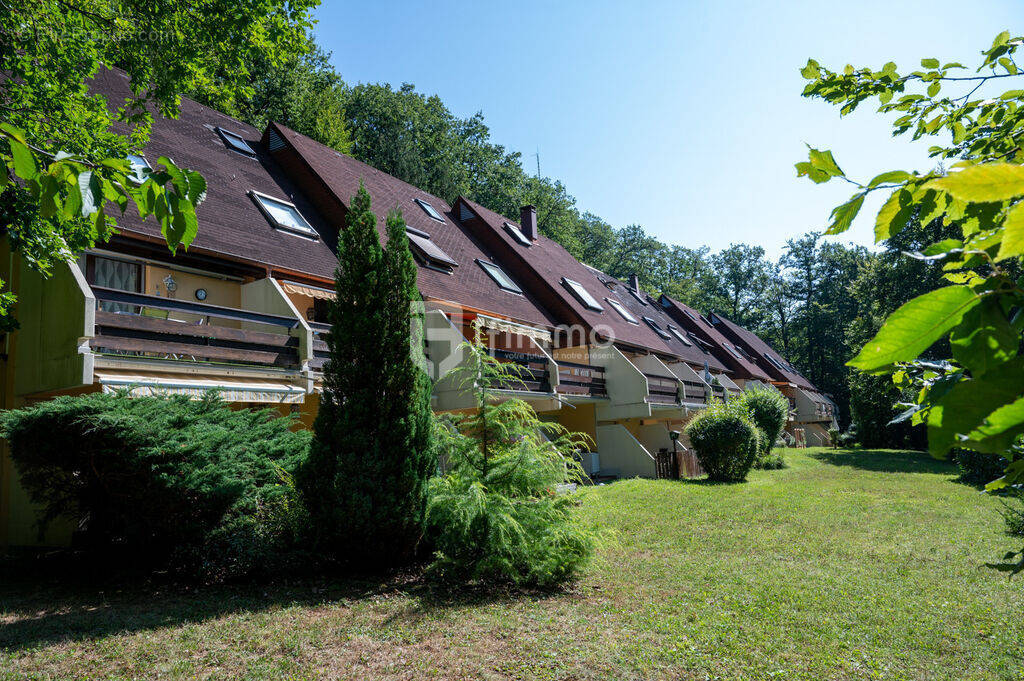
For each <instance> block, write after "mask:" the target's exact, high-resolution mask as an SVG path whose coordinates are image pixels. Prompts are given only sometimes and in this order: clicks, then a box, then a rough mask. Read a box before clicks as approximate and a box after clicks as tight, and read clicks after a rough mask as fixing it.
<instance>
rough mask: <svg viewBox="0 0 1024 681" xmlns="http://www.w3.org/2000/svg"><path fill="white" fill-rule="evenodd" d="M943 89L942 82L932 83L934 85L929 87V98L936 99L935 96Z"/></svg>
mask: <svg viewBox="0 0 1024 681" xmlns="http://www.w3.org/2000/svg"><path fill="white" fill-rule="evenodd" d="M941 89H942V83H941V81H938V80H936V81H934V82H932V84H931V85H929V86H928V96H929V97H934V96H935V95H937V94H939V90H941Z"/></svg>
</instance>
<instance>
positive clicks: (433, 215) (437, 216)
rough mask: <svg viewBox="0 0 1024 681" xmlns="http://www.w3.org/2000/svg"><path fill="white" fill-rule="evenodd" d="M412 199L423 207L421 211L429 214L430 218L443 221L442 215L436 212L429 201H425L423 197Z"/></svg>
mask: <svg viewBox="0 0 1024 681" xmlns="http://www.w3.org/2000/svg"><path fill="white" fill-rule="evenodd" d="M413 201H415V202H416V204H417V205H418V206H419V207H420V208H422V209H423V212H424V213H426V214H427V215H429V216H430V218H431V219H432V220H437V221H438V222H444V217H442V216H441V214H440V213H438V212H437V210H436V209H435V208H434V207H433V206H431V205H430V204H429V203H427V202H426V201H424V200H423V199H413Z"/></svg>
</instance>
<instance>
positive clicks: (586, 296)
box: [562, 277, 604, 312]
mask: <svg viewBox="0 0 1024 681" xmlns="http://www.w3.org/2000/svg"><path fill="white" fill-rule="evenodd" d="M562 284H564V285H565V286H566V288H568V289H569V291H570V292H571V293H572V294H573V295H574V296H575V297H576V300H578V301H580V302H581V303H583V306H584V307H586V308H587V309H589V310H594V311H595V312H604V308H603V307H601V303H599V302H597V300H596V299H595V298H594V296H592V295H590V292H589V291H587V289H585V288H583V284H581V283H580V282H578V281H573V280H572V279H569V278H567V277H562Z"/></svg>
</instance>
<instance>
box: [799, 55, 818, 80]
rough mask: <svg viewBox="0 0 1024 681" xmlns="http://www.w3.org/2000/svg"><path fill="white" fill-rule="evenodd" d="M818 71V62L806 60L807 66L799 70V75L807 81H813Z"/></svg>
mask: <svg viewBox="0 0 1024 681" xmlns="http://www.w3.org/2000/svg"><path fill="white" fill-rule="evenodd" d="M820 71H821V67H820V66H819V65H818V62H816V61H814V60H813V59H808V60H807V65H806V66H805V67H803V68H802V69H800V75H801V76H803V77H804V78H806V79H807V80H814V79H815V78H817V77H818V73H820Z"/></svg>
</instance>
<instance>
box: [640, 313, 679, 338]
mask: <svg viewBox="0 0 1024 681" xmlns="http://www.w3.org/2000/svg"><path fill="white" fill-rule="evenodd" d="M644 321H645V322H647V326H649V327H651V328H652V329H654V331H655V332H656V333H657V334H658V335H659V336H661V337H662V338H664V339H665V340H668V339H670V338H672V336H670V335H668V334H667V333H665V329H663V328H661V327H660V326H658V322H656V321H654V320H653V319H651V318H650V317H644Z"/></svg>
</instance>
